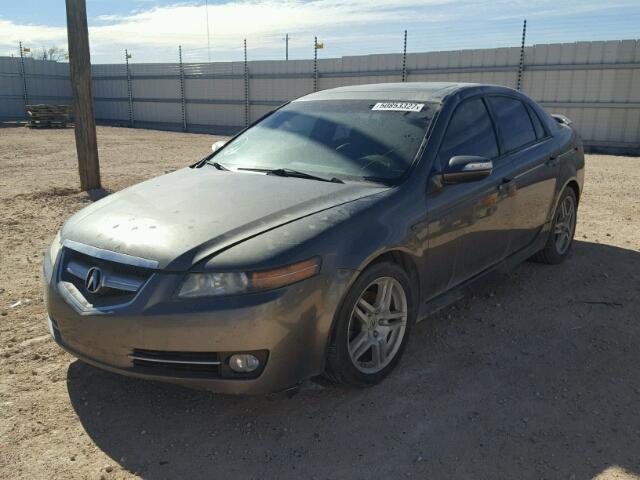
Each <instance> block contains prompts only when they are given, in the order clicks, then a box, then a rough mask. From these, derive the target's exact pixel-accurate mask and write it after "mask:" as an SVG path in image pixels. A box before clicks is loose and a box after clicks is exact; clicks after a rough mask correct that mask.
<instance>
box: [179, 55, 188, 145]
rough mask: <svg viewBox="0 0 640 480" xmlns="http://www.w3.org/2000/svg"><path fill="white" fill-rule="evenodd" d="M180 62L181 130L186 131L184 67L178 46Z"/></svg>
mask: <svg viewBox="0 0 640 480" xmlns="http://www.w3.org/2000/svg"><path fill="white" fill-rule="evenodd" d="M178 58H179V60H180V103H181V105H182V130H184V131H185V132H186V131H187V105H186V100H185V97H184V66H183V65H182V45H178Z"/></svg>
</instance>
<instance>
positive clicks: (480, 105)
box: [438, 98, 498, 167]
mask: <svg viewBox="0 0 640 480" xmlns="http://www.w3.org/2000/svg"><path fill="white" fill-rule="evenodd" d="M456 155H477V156H480V157H486V158H490V159H491V158H495V157H497V156H498V143H497V140H496V136H495V132H494V131H493V125H491V119H490V118H489V113H488V112H487V108H486V106H485V104H484V102H483V101H482V99H480V98H477V99H474V100H468V101H466V102H464V103H462V104H461V105H460V106H459V107H458V108H457V109H456V111H455V112H454V113H453V116H452V117H451V121H450V122H449V126H448V127H447V132H446V133H445V136H444V140H443V141H442V145H441V146H440V153H439V154H438V160H439V162H440V166H441V167H442V166H444V165H447V163H448V162H449V160H450V159H451V157H455V156H456Z"/></svg>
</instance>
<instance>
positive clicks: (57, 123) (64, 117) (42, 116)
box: [27, 105, 71, 128]
mask: <svg viewBox="0 0 640 480" xmlns="http://www.w3.org/2000/svg"><path fill="white" fill-rule="evenodd" d="M70 113H71V107H70V106H69V105H27V114H28V115H29V123H28V124H27V126H28V127H30V128H55V127H57V128H65V127H66V126H67V123H69V114H70Z"/></svg>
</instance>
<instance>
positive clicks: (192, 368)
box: [129, 349, 220, 378]
mask: <svg viewBox="0 0 640 480" xmlns="http://www.w3.org/2000/svg"><path fill="white" fill-rule="evenodd" d="M129 357H130V358H131V359H132V360H133V367H134V369H135V370H136V371H138V372H140V373H147V374H151V375H165V376H170V377H192V378H217V377H219V376H220V358H219V355H218V354H217V353H215V352H164V351H159V350H142V349H135V350H133V353H132V354H131V355H129Z"/></svg>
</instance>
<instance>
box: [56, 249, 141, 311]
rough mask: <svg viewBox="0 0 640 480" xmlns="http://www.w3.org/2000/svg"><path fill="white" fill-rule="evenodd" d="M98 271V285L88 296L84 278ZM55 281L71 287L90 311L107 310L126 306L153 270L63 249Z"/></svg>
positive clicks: (88, 292)
mask: <svg viewBox="0 0 640 480" xmlns="http://www.w3.org/2000/svg"><path fill="white" fill-rule="evenodd" d="M95 267H97V268H99V269H100V274H101V282H100V283H101V285H100V288H99V290H98V291H97V292H95V293H92V292H90V291H89V290H88V289H87V287H86V282H87V275H88V274H89V271H90V270H91V269H92V268H95ZM59 272H60V274H59V280H60V282H62V283H63V285H65V286H66V287H67V288H68V287H69V286H73V287H74V288H75V290H76V291H77V292H79V293H80V295H81V296H82V297H83V298H84V300H85V301H86V303H87V304H88V305H89V306H91V307H98V308H99V307H107V306H114V305H122V304H125V303H128V302H130V301H131V300H133V298H134V297H135V296H136V295H137V293H138V291H139V290H140V288H142V286H143V285H144V284H145V282H146V281H147V280H148V279H149V277H151V275H152V274H153V269H150V268H144V267H138V266H133V265H128V264H125V263H120V262H116V261H112V260H105V259H103V258H97V257H94V256H91V255H88V254H86V253H82V252H79V251H76V250H73V249H71V248H65V249H64V251H63V255H62V261H61V262H60V270H59Z"/></svg>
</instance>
